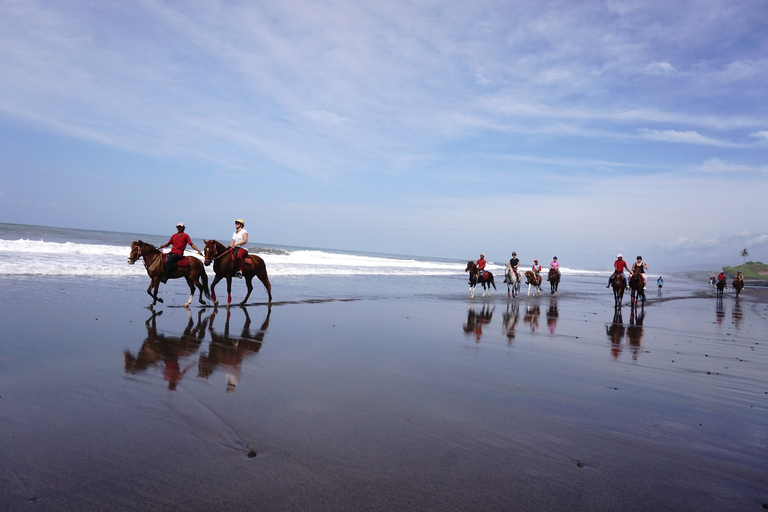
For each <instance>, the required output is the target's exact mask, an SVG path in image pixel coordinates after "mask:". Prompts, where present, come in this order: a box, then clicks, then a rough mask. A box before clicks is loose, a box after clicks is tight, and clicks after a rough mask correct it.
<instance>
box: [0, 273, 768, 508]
mask: <svg viewBox="0 0 768 512" xmlns="http://www.w3.org/2000/svg"><path fill="white" fill-rule="evenodd" d="M601 282H602V280H601ZM62 283H64V284H62ZM12 284H14V285H19V283H18V282H16V283H12ZM49 286H50V287H49V288H46V287H45V286H39V289H37V290H34V289H33V290H32V291H31V292H28V294H27V295H26V296H24V298H23V299H22V300H20V301H18V302H8V301H6V302H5V303H3V304H2V326H3V329H2V332H3V334H2V343H1V344H0V510H2V511H17V510H20V511H26V510H45V511H48V510H62V511H64V510H66V511H72V510H77V511H90V510H174V511H175V510H569V511H570V510H590V511H592V510H718V511H721V510H741V511H744V510H755V511H758V510H764V507H766V505H765V504H766V503H768V451H767V450H766V448H767V446H766V445H767V444H768V415H767V414H766V412H767V409H768V367H767V365H766V363H768V339H766V331H767V330H766V327H768V306H766V304H765V303H764V302H762V301H761V300H760V295H759V294H758V293H757V292H754V291H753V292H752V294H751V295H750V293H747V294H746V295H745V297H744V298H742V299H741V300H740V301H736V300H735V299H734V298H733V296H728V297H726V298H725V300H724V301H723V303H722V305H718V304H717V302H716V300H715V298H714V297H711V296H708V295H707V294H708V290H703V292H702V296H701V297H689V298H682V297H678V298H673V300H667V299H668V298H666V297H662V298H661V299H659V298H658V297H655V292H654V293H649V296H651V297H652V298H653V300H652V301H651V302H649V304H648V305H647V306H646V307H645V309H644V313H645V314H644V315H643V316H642V318H641V319H640V320H641V321H642V325H637V324H638V318H636V317H634V316H633V315H630V309H629V308H627V307H625V308H623V315H622V318H621V319H616V320H620V322H616V323H614V311H613V308H612V299H611V298H610V296H609V295H606V293H605V292H606V291H605V290H604V288H602V289H600V285H595V290H593V292H594V297H595V298H590V297H586V298H584V297H582V296H580V295H578V294H575V293H573V292H571V294H570V295H569V292H568V291H567V290H566V291H565V292H564V293H562V294H561V295H559V296H557V297H556V298H552V297H551V296H549V295H548V294H547V295H542V296H541V297H538V298H527V297H521V298H519V299H517V300H515V301H510V302H508V301H507V299H506V297H505V295H506V293H504V294H501V293H497V294H495V295H494V297H493V299H490V300H488V299H486V300H483V299H482V298H477V299H475V300H474V301H470V300H468V299H467V298H466V297H465V296H464V295H461V296H460V297H459V296H458V295H457V296H456V297H452V298H447V299H440V298H433V299H429V298H420V299H413V298H412V299H370V298H366V299H364V300H331V301H317V302H313V301H306V302H305V301H302V300H295V301H290V302H288V303H277V304H276V305H274V306H273V307H272V308H271V309H269V308H267V307H265V306H250V307H248V308H247V309H241V308H233V309H232V310H231V311H230V312H229V314H228V313H227V310H226V309H223V308H219V309H218V310H217V312H216V314H215V316H214V309H212V308H208V309H199V308H193V309H192V310H191V311H190V312H189V313H188V312H187V310H185V309H183V308H173V307H168V306H159V307H157V308H156V309H155V311H158V312H159V311H162V314H160V315H159V316H155V317H154V322H153V321H152V320H153V318H152V316H153V315H152V312H151V311H149V310H148V309H145V308H144V307H143V306H145V305H146V304H147V300H146V295H143V289H144V287H145V286H146V284H145V283H144V282H143V281H142V282H141V283H139V282H138V281H135V280H134V281H131V282H130V283H129V284H124V283H123V284H120V285H117V286H118V287H119V286H122V287H124V289H122V290H120V293H119V294H118V293H113V292H112V291H111V290H110V289H109V288H108V287H109V284H108V283H107V284H103V285H102V286H103V288H101V289H97V290H96V291H95V292H94V293H89V294H88V295H87V296H88V297H95V298H85V297H86V294H84V293H82V290H77V289H74V290H73V289H72V286H67V283H66V281H62V282H59V283H56V284H55V285H49ZM180 289H181V288H180ZM91 291H93V290H91ZM747 292H749V290H747ZM185 298H186V296H185V295H184V294H179V300H175V301H169V302H174V303H179V302H183V300H184V299H185ZM348 298H349V299H354V298H355V297H354V295H351V296H350V297H348ZM508 304H510V305H508ZM514 304H516V305H517V306H518V309H517V315H518V316H517V317H516V316H515V307H514V306H513V305H514ZM246 313H247V314H246ZM483 313H485V315H483ZM483 318H484V319H485V323H482V322H480V323H479V324H478V320H482V319H483ZM516 318H517V320H516ZM248 319H250V323H248ZM630 321H631V322H630ZM633 324H634V325H633ZM505 326H506V329H505ZM510 328H514V330H513V331H511V330H510ZM124 352H125V353H127V354H128V355H127V356H126V355H125V354H124ZM228 381H229V382H230V384H228ZM249 455H250V456H249ZM254 455H255V456H254Z"/></svg>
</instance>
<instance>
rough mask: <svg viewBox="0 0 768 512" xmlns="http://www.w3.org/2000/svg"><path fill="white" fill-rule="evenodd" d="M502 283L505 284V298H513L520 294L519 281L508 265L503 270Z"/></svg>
mask: <svg viewBox="0 0 768 512" xmlns="http://www.w3.org/2000/svg"><path fill="white" fill-rule="evenodd" d="M504 282H505V283H507V297H515V296H517V294H518V293H520V279H518V277H517V274H515V270H514V269H513V268H512V265H511V264H509V263H507V266H506V267H505V268H504Z"/></svg>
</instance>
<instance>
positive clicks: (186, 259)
mask: <svg viewBox="0 0 768 512" xmlns="http://www.w3.org/2000/svg"><path fill="white" fill-rule="evenodd" d="M166 256H168V254H167V253H163V266H165V259H166ZM189 265H191V263H190V262H189V256H184V257H182V258H181V259H179V260H178V261H176V266H177V267H188V266H189Z"/></svg>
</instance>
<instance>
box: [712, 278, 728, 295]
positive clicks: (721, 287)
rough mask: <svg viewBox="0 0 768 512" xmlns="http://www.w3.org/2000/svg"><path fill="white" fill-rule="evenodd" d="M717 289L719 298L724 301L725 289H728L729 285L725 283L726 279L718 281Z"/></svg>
mask: <svg viewBox="0 0 768 512" xmlns="http://www.w3.org/2000/svg"><path fill="white" fill-rule="evenodd" d="M715 286H716V287H717V298H718V299H722V298H723V290H724V289H725V288H728V284H727V283H726V282H725V278H722V279H718V280H717V284H716V285H715Z"/></svg>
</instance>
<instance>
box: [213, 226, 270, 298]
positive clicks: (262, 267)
mask: <svg viewBox="0 0 768 512" xmlns="http://www.w3.org/2000/svg"><path fill="white" fill-rule="evenodd" d="M203 242H204V243H205V249H204V250H203V252H204V253H205V265H206V266H208V265H210V264H211V263H213V272H214V273H215V274H216V275H215V277H214V278H213V282H212V283H211V297H212V298H213V304H214V305H216V306H218V305H219V302H218V301H217V300H216V292H215V290H214V288H215V287H216V284H217V283H218V282H219V281H221V280H222V278H226V280H227V307H229V305H230V303H231V302H232V277H234V275H235V273H236V272H237V266H236V265H235V262H234V259H233V257H232V249H230V248H228V247H226V246H225V245H224V244H222V243H221V242H217V241H216V240H203ZM253 276H256V277H258V278H259V281H261V282H262V284H263V285H264V288H266V290H267V295H268V296H269V303H270V304H271V303H272V285H271V284H270V283H269V277H268V276H267V265H266V264H265V263H264V260H263V259H261V258H260V257H258V256H256V255H255V254H248V255H246V256H245V258H244V261H243V277H245V286H246V287H247V288H248V293H246V294H245V298H244V299H243V301H242V302H241V303H240V305H241V306H243V305H245V303H246V302H248V297H250V296H251V292H252V291H253V284H251V281H252V280H253Z"/></svg>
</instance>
